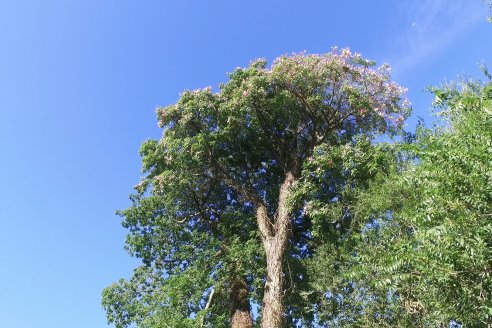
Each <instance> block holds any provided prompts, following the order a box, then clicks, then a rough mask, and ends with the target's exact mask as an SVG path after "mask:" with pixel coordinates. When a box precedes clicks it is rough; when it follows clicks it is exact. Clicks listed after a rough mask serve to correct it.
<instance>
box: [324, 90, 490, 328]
mask: <svg viewBox="0 0 492 328" xmlns="http://www.w3.org/2000/svg"><path fill="white" fill-rule="evenodd" d="M491 91H492V85H491V84H488V85H480V84H478V83H474V82H464V83H463V84H461V85H460V86H457V85H454V86H446V87H444V88H442V89H436V90H434V93H435V95H436V105H437V106H438V108H440V109H441V112H440V113H439V115H441V116H442V117H443V119H444V120H445V121H446V122H447V123H448V126H447V127H446V128H436V129H435V130H434V131H428V130H425V129H420V131H419V133H418V138H417V141H416V143H414V144H410V145H405V146H403V148H402V150H401V152H400V154H401V153H403V154H405V157H406V158H408V159H410V160H407V161H405V162H402V163H400V164H398V165H396V166H393V172H390V173H388V174H387V175H386V177H385V178H384V179H383V180H379V181H378V180H375V181H374V182H373V183H372V184H371V186H370V188H368V189H366V190H363V191H362V192H359V193H358V196H357V198H358V200H357V203H356V206H354V208H353V211H354V212H355V213H356V216H359V217H362V218H365V220H366V223H367V224H366V226H365V228H363V229H361V230H360V234H359V236H358V238H359V239H360V241H361V242H359V243H358V244H357V245H356V247H355V249H353V250H351V254H352V255H355V256H352V257H351V260H352V261H351V262H352V265H351V267H348V268H347V270H346V271H345V272H344V277H346V279H347V280H348V281H351V282H352V283H353V285H354V286H356V287H357V289H358V292H360V290H364V291H366V290H368V291H370V293H375V294H378V295H381V296H382V297H381V298H380V299H378V298H377V297H376V298H374V297H372V298H371V299H370V300H369V301H368V304H363V308H364V311H362V312H359V315H360V314H361V313H363V314H364V316H365V317H366V319H367V320H368V322H372V321H376V322H377V320H381V319H382V320H383V321H384V322H386V323H387V324H391V325H393V326H395V325H399V326H404V327H415V326H425V327H435V326H439V325H448V323H449V322H450V321H451V320H454V321H457V322H459V323H460V324H462V325H463V326H464V327H486V326H487V324H490V323H491V322H492V311H491V309H492V277H491V268H492V221H491V219H492V216H491V215H492V169H491V167H492V94H491ZM325 257H326V256H325ZM349 260H350V259H349ZM327 261H328V263H331V261H332V260H331V259H329V258H327ZM349 262H350V261H348V262H347V263H349ZM358 298H360V296H358V295H357V294H355V300H356V301H357V299H358ZM352 299H354V296H352ZM387 300H389V301H390V303H391V306H392V307H393V309H392V310H391V311H390V312H389V313H388V312H379V314H378V315H375V314H374V313H370V312H369V313H366V307H367V306H373V303H376V305H377V306H379V307H380V306H381V305H383V304H385V302H387ZM359 319H360V317H359ZM394 319H397V320H396V321H392V320H394ZM378 325H379V324H378Z"/></svg>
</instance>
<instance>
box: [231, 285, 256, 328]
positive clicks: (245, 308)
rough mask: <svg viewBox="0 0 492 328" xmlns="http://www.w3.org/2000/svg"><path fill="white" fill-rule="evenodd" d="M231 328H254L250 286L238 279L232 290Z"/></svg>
mask: <svg viewBox="0 0 492 328" xmlns="http://www.w3.org/2000/svg"><path fill="white" fill-rule="evenodd" d="M231 302H232V304H231V305H232V312H231V328H252V327H253V318H252V316H251V305H250V303H249V297H248V285H247V284H246V282H245V281H244V279H242V278H241V277H237V278H236V279H235V280H234V282H233V285H232V289H231Z"/></svg>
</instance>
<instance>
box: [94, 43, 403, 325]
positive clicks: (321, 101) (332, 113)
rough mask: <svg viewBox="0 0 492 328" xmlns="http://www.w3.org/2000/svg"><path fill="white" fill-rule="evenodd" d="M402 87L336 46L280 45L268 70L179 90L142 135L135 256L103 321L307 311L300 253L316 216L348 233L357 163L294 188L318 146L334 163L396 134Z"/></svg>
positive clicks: (111, 290) (307, 175) (311, 246)
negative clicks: (309, 49) (288, 50)
mask: <svg viewBox="0 0 492 328" xmlns="http://www.w3.org/2000/svg"><path fill="white" fill-rule="evenodd" d="M404 92H405V89H404V88H402V87H400V86H398V85H397V84H396V83H394V82H392V81H391V80H390V76H389V67H388V66H387V65H383V66H381V67H379V68H377V69H376V68H374V62H372V61H369V60H366V59H363V58H362V57H361V56H360V55H359V54H354V53H351V52H350V51H349V50H348V49H342V50H338V49H334V50H333V51H332V52H331V53H328V54H322V55H310V54H305V53H301V54H293V55H290V56H282V57H279V58H277V59H276V60H275V61H274V62H273V64H272V66H271V67H270V68H268V67H267V64H266V61H264V60H255V61H253V62H252V63H251V64H250V66H249V67H247V68H237V69H235V70H234V71H233V72H232V73H230V74H229V80H228V81H227V82H226V83H224V84H222V85H220V88H219V91H218V92H214V91H213V90H212V88H205V89H201V90H194V91H185V92H184V93H182V94H181V96H180V99H179V100H178V102H177V103H176V104H173V105H170V106H167V107H164V108H160V109H158V111H157V114H158V120H159V124H160V125H161V127H163V128H164V134H163V137H162V139H161V140H160V141H157V140H148V141H146V142H145V143H144V144H143V145H142V148H141V155H142V161H143V171H144V173H145V174H146V175H145V177H144V178H143V180H142V181H141V182H140V183H139V184H138V185H137V186H136V191H137V193H136V194H135V195H133V196H132V201H133V206H132V207H130V208H129V209H127V210H124V211H121V212H120V214H121V215H122V216H123V225H124V226H125V227H126V228H128V230H129V235H128V238H127V249H128V250H129V251H130V253H131V254H132V255H135V256H137V257H140V258H142V261H143V266H142V267H140V268H138V269H137V270H136V271H135V274H134V277H133V278H131V279H130V280H128V281H124V280H122V281H120V282H119V283H117V284H114V285H112V286H110V287H108V288H107V289H106V290H105V291H104V298H103V305H104V306H105V308H106V310H107V313H108V319H109V321H110V322H113V323H115V324H116V326H117V327H127V326H129V325H130V324H131V323H137V324H138V325H139V326H141V327H167V326H171V327H193V326H200V325H204V326H210V327H224V326H228V325H233V326H234V324H235V320H236V319H237V318H242V319H240V320H245V321H244V322H246V321H248V319H247V318H248V317H249V318H250V317H251V315H250V313H249V312H250V301H252V302H254V303H255V304H257V305H258V306H259V310H260V313H261V315H260V320H261V326H262V327H269V328H274V327H282V326H284V325H285V324H289V323H290V324H291V325H292V324H294V322H296V321H299V320H304V322H306V323H307V322H309V320H312V319H313V315H314V312H313V311H307V310H306V307H307V306H308V304H309V301H310V298H309V297H303V295H307V294H306V293H305V292H306V290H304V289H303V288H304V287H305V286H308V285H309V281H311V279H312V277H310V274H311V271H309V270H308V269H307V267H306V265H305V259H308V258H310V257H312V255H313V254H314V253H315V252H316V250H317V248H318V246H317V245H316V243H315V242H314V240H316V238H318V237H317V236H318V235H317V234H318V233H319V232H320V231H321V230H319V229H320V226H323V225H324V226H325V228H326V229H325V230H324V231H323V233H332V234H334V235H339V236H343V235H344V234H343V230H344V228H347V227H348V226H349V225H350V222H351V220H352V215H351V214H350V213H349V212H348V211H347V206H346V205H345V203H344V202H345V198H346V197H345V194H346V193H345V191H346V190H347V189H350V186H352V185H353V183H352V182H353V181H352V180H351V177H353V176H355V175H356V174H355V173H354V172H352V174H348V173H347V171H346V167H345V166H343V165H331V164H329V163H328V164H327V165H325V166H324V167H323V169H325V170H326V171H324V173H323V176H322V177H321V176H320V177H321V178H322V179H323V182H322V186H323V188H322V190H320V191H319V192H317V193H316V194H315V195H312V197H310V198H309V199H306V198H304V196H303V195H304V193H302V192H301V191H299V190H300V189H299V186H301V185H303V186H307V185H308V184H307V183H305V182H306V181H308V180H310V179H311V178H312V172H311V171H310V168H312V167H313V165H315V164H314V163H315V162H316V161H317V160H319V158H320V156H321V155H322V154H326V153H329V154H332V155H333V156H335V157H334V158H333V159H332V162H335V161H336V160H337V158H336V154H342V153H344V149H348V148H351V147H356V145H358V144H361V147H366V148H368V149H369V148H371V147H372V144H371V140H373V139H374V138H375V137H377V136H379V135H381V134H389V135H391V134H394V133H396V132H397V131H399V130H400V128H401V126H402V123H403V121H404V119H405V117H406V116H407V115H408V114H409V103H408V101H407V100H406V98H405V97H404ZM349 153H350V152H349ZM354 155H356V154H355V153H354ZM361 165H362V164H361ZM357 167H358V168H359V169H360V170H364V169H362V167H361V166H360V165H359V166H357ZM370 177H372V175H371V174H369V175H366V174H362V176H361V177H360V179H359V178H358V179H359V180H360V181H363V180H364V181H365V179H368V178H370ZM359 180H357V181H359ZM351 181H352V182H351ZM304 190H305V191H306V192H308V193H309V192H310V191H309V190H308V189H304ZM314 200H316V201H317V202H322V201H327V202H330V203H333V204H340V205H339V211H340V213H339V214H340V215H339V216H338V217H332V218H327V219H325V220H324V223H321V222H320V220H319V216H317V215H316V214H315V211H311V209H310V208H311V207H312V206H313V204H314V205H315V203H316V202H315V201H314ZM311 213H313V214H312V215H311ZM337 238H341V237H337ZM300 296H301V297H300ZM286 300H287V302H286ZM249 321H250V322H248V323H247V324H248V325H250V324H252V321H251V319H249Z"/></svg>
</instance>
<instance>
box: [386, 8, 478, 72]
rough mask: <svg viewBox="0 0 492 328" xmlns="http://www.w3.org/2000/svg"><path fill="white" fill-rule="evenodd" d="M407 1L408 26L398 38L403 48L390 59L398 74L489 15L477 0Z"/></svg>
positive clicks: (436, 52)
mask: <svg viewBox="0 0 492 328" xmlns="http://www.w3.org/2000/svg"><path fill="white" fill-rule="evenodd" d="M406 3H407V4H408V6H407V8H405V12H406V13H407V14H406V16H407V21H408V27H407V28H406V30H405V31H404V33H403V34H402V37H401V38H399V39H398V41H397V44H398V48H399V49H400V51H399V53H398V54H397V57H396V58H394V59H393V60H391V61H390V62H392V63H393V66H394V67H393V68H394V70H395V73H396V72H397V73H399V74H401V73H403V72H405V71H407V70H409V69H412V68H414V67H416V66H418V65H419V64H421V63H423V62H424V61H425V60H427V59H428V58H430V57H433V56H435V55H437V54H438V53H440V52H441V51H443V50H444V49H445V48H446V47H448V46H449V45H451V44H452V43H453V41H455V40H456V39H457V38H458V37H460V36H461V35H463V34H464V33H465V32H466V30H468V29H469V28H470V27H471V26H472V25H474V24H476V23H478V22H480V21H483V20H484V19H485V16H486V13H485V9H484V6H483V4H482V3H481V2H480V1H478V0H476V1H474V0H453V1H450V0H421V1H411V2H406Z"/></svg>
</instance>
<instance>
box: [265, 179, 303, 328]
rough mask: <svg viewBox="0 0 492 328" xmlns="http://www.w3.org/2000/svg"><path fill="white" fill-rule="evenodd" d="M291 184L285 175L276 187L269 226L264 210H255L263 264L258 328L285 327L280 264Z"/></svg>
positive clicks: (282, 274)
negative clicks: (273, 214)
mask: <svg viewBox="0 0 492 328" xmlns="http://www.w3.org/2000/svg"><path fill="white" fill-rule="evenodd" d="M295 180H296V177H295V175H294V174H293V173H292V172H290V171H289V172H287V174H286V176H285V179H284V182H283V183H282V186H281V187H280V193H279V201H278V208H277V212H276V215H275V220H274V223H273V224H272V222H271V220H269V219H268V215H267V212H266V209H264V208H262V207H261V206H260V207H258V210H257V221H258V226H259V228H260V231H261V233H262V241H263V247H264V249H265V253H266V262H267V277H266V284H265V292H264V295H263V309H262V320H261V327H262V328H281V327H284V326H285V309H284V288H283V287H284V273H283V261H284V257H285V251H286V248H287V241H288V230H289V221H290V216H291V214H290V212H289V210H288V207H287V198H288V196H289V192H290V187H291V186H292V184H293V183H294V182H295Z"/></svg>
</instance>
